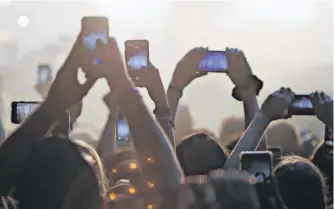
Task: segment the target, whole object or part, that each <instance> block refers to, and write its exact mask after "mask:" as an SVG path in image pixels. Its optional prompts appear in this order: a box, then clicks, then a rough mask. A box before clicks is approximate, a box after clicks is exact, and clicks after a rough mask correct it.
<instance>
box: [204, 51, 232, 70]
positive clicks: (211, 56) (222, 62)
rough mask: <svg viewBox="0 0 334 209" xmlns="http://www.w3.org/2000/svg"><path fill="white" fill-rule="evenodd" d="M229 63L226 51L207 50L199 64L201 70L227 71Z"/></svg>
mask: <svg viewBox="0 0 334 209" xmlns="http://www.w3.org/2000/svg"><path fill="white" fill-rule="evenodd" d="M227 69H228V63H227V58H226V52H225V51H207V52H206V54H205V55H204V57H203V59H202V60H201V62H200V64H199V71H204V72H211V73H226V72H227Z"/></svg>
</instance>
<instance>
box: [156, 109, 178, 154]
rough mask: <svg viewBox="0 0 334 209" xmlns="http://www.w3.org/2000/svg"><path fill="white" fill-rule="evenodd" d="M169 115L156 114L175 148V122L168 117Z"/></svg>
mask: <svg viewBox="0 0 334 209" xmlns="http://www.w3.org/2000/svg"><path fill="white" fill-rule="evenodd" d="M167 117H169V116H158V115H156V120H157V121H158V122H159V124H160V126H161V128H162V129H163V131H164V132H165V133H166V135H167V137H168V139H169V142H170V144H171V145H172V147H173V150H175V148H176V147H175V138H174V130H173V129H174V127H173V122H172V121H171V120H170V119H168V118H167Z"/></svg>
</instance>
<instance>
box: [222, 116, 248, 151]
mask: <svg viewBox="0 0 334 209" xmlns="http://www.w3.org/2000/svg"><path fill="white" fill-rule="evenodd" d="M244 130H245V122H244V119H243V118H242V117H228V118H225V119H224V120H223V121H222V122H221V125H220V130H219V133H220V134H219V142H220V143H221V144H222V145H224V146H226V145H228V144H229V143H231V142H232V141H234V136H235V134H239V133H242V132H243V131H244Z"/></svg>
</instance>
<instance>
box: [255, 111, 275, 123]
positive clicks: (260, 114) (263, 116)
mask: <svg viewBox="0 0 334 209" xmlns="http://www.w3.org/2000/svg"><path fill="white" fill-rule="evenodd" d="M256 117H257V118H259V119H261V120H263V121H264V122H267V123H268V124H269V123H270V122H271V121H272V120H271V119H270V117H269V116H267V114H266V113H265V112H264V111H263V110H259V111H258V112H257V113H256Z"/></svg>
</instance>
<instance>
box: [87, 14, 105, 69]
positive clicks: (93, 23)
mask: <svg viewBox="0 0 334 209" xmlns="http://www.w3.org/2000/svg"><path fill="white" fill-rule="evenodd" d="M81 33H82V42H83V47H84V65H86V66H87V65H88V66H94V65H98V64H101V59H100V58H99V57H98V55H97V52H96V41H97V40H99V39H100V40H102V41H103V42H104V43H105V44H107V43H108V38H109V21H108V18H107V17H99V16H92V17H83V18H82V19H81Z"/></svg>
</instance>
